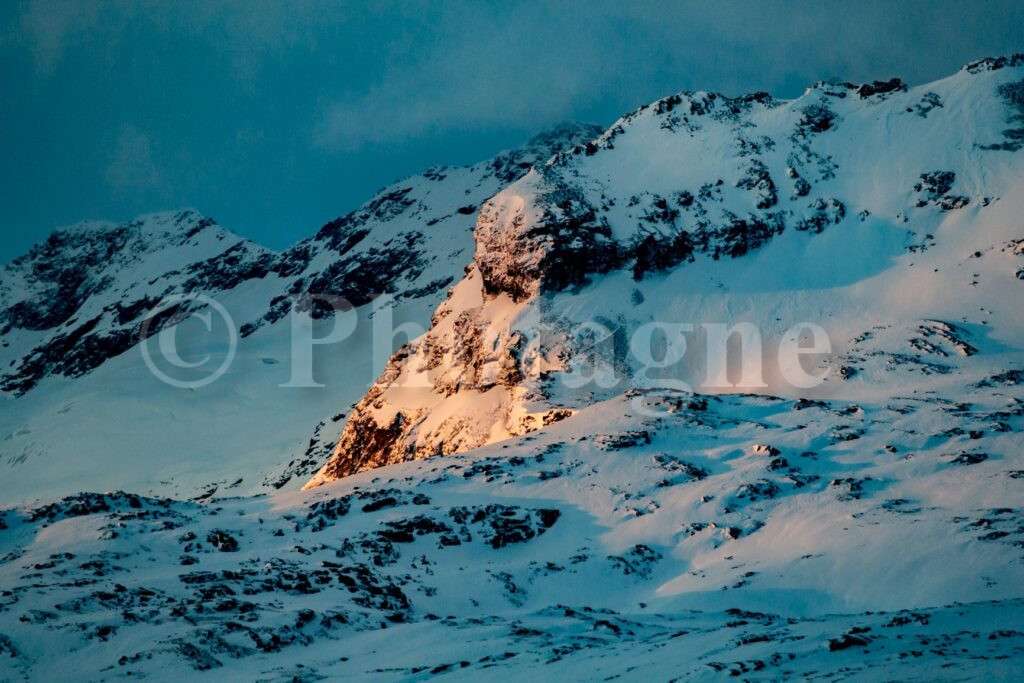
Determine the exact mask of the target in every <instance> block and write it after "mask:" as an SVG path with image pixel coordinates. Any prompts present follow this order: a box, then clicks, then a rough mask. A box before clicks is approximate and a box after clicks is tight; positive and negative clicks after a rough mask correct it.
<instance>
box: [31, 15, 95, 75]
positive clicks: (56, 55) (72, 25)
mask: <svg viewBox="0 0 1024 683" xmlns="http://www.w3.org/2000/svg"><path fill="white" fill-rule="evenodd" d="M100 8H101V5H100V3H98V2H80V1H78V0H47V1H46V2H41V1H40V0H33V1H32V2H29V3H28V4H27V5H26V6H25V11H24V13H23V14H22V16H21V30H22V32H23V34H24V37H25V38H26V39H27V41H28V44H29V47H30V49H31V50H32V55H33V57H35V61H36V67H37V68H38V69H39V70H40V71H42V72H44V73H49V72H51V71H53V69H54V68H55V67H56V66H57V63H58V62H59V61H60V60H61V58H62V57H63V56H64V51H65V50H66V48H67V47H68V45H69V44H71V43H73V42H76V41H77V40H80V39H81V38H82V37H83V36H85V35H87V34H89V33H90V32H91V31H93V30H95V29H96V28H98V26H99V16H100Z"/></svg>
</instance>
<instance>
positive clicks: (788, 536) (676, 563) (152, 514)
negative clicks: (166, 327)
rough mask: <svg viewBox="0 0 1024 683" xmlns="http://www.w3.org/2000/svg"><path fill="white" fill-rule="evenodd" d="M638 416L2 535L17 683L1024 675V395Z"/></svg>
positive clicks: (72, 510) (750, 403)
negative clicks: (258, 491)
mask: <svg viewBox="0 0 1024 683" xmlns="http://www.w3.org/2000/svg"><path fill="white" fill-rule="evenodd" d="M632 398H638V397H637V396H634V397H632ZM639 398H641V399H643V400H645V401H647V402H648V404H649V405H648V407H650V408H651V409H652V410H654V409H656V410H657V411H659V412H660V413H661V415H662V416H661V417H640V416H638V415H637V414H636V413H635V412H634V411H633V410H632V407H631V405H630V400H629V399H630V397H623V398H622V399H614V400H611V401H607V402H603V403H600V404H598V405H595V406H592V407H590V408H586V409H584V410H581V411H580V412H579V413H578V414H576V415H574V416H573V417H571V418H567V419H565V420H563V421H560V422H559V423H557V424H552V425H551V426H549V427H547V428H546V429H544V430H542V431H540V432H538V433H535V434H531V435H528V436H524V437H521V438H519V439H515V440H512V441H509V442H506V443H504V444H496V445H493V446H490V447H487V448H484V449H480V450H477V451H473V452H470V453H465V454H462V455H456V456H451V457H448V458H435V459H429V460H423V461H418V462H413V463H404V464H400V465H395V466H392V467H389V468H385V469H378V470H375V471H374V472H370V473H365V474H362V475H358V476H355V477H351V478H348V479H346V480H345V481H343V482H337V483H335V484H331V485H329V486H325V487H321V488H318V489H316V490H314V491H309V492H303V493H290V494H276V495H275V496H273V497H255V498H211V499H208V500H206V501H204V502H202V503H180V502H174V501H169V500H163V499H149V498H144V497H139V496H132V495H128V494H120V493H116V494H105V495H87V494H82V495H80V496H74V497H71V498H68V499H65V500H62V501H56V502H54V503H50V504H46V505H42V506H37V507H34V508H25V509H14V510H6V511H4V512H3V513H2V515H0V519H2V520H3V521H4V525H3V526H2V527H0V585H2V586H3V591H2V593H0V636H2V639H0V643H3V647H4V648H5V653H6V656H5V657H0V677H3V678H5V679H12V680H17V679H19V678H26V679H27V678H32V679H39V678H52V677H54V676H62V677H64V678H67V679H71V680H79V679H96V678H108V677H113V676H127V675H131V676H132V677H137V676H146V677H150V678H155V679H158V680H163V679H170V678H180V677H181V675H182V672H183V670H187V669H193V670H194V672H195V673H194V674H190V675H195V676H203V675H211V676H223V675H224V673H223V672H228V673H230V675H231V676H232V677H244V678H269V679H273V680H277V679H285V678H288V679H298V680H316V679H318V678H319V677H321V676H371V675H379V676H383V677H386V678H412V679H417V678H421V677H428V676H431V675H436V674H441V673H445V674H450V675H456V676H463V677H466V678H470V677H474V678H476V677H479V676H480V675H481V674H483V673H485V672H486V673H489V674H491V675H506V676H507V675H515V676H516V677H521V676H523V675H526V674H527V672H529V671H531V670H534V669H536V670H537V672H538V673H543V675H545V676H551V675H561V676H565V677H568V678H570V679H573V680H579V679H584V678H591V677H592V674H593V672H594V671H595V670H600V671H601V672H602V674H603V675H615V674H619V675H623V676H627V675H628V676H629V677H636V676H639V675H655V676H657V677H665V676H699V677H713V676H718V675H726V674H732V675H746V676H763V677H770V678H792V677H806V676H812V677H813V676H824V675H828V674H829V672H838V671H843V672H844V673H845V675H854V676H858V675H859V676H865V677H870V678H899V679H907V678H922V679H934V678H945V677H950V676H952V677H974V676H989V677H992V676H996V677H998V676H1000V675H1004V676H1008V675H1011V674H1010V672H1012V671H1013V670H1014V669H1015V667H1017V666H1019V661H1020V657H1021V656H1022V655H1024V621H1022V620H1024V617H1022V614H1024V610H1022V609H1021V607H1022V606H1021V602H1020V601H1021V595H1020V586H1021V585H1022V580H1024V569H1022V568H1024V527H1022V526H1021V519H1022V517H1021V514H1022V510H1024V508H1022V507H1021V501H1022V500H1024V495H1022V494H1024V489H1022V487H1024V474H1022V473H1024V459H1022V458H1024V455H1022V454H1024V449H1022V448H1021V440H1020V434H1021V431H1022V429H1024V387H1018V386H1011V387H1006V386H1004V385H1002V384H1000V385H999V386H998V387H995V386H993V387H985V386H983V387H976V388H973V389H970V390H967V391H966V392H965V393H964V394H963V395H962V396H961V401H960V402H959V403H958V404H951V403H950V402H948V401H946V400H944V399H941V398H939V397H932V396H926V395H915V394H913V393H912V392H911V393H908V394H907V395H904V396H894V397H893V398H892V399H891V400H890V401H889V403H888V404H887V405H885V406H866V405H861V404H854V403H849V402H839V401H813V400H801V401H791V400H783V399H779V398H774V397H770V396H753V395H730V396H695V397H690V398H685V397H680V398H669V397H663V396H662V397H656V396H647V397H642V396H640V397H639ZM982 453H984V457H981V454H982ZM4 527H6V528H4ZM395 643H401V647H399V648H395V647H394V645H395Z"/></svg>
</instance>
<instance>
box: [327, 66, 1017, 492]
mask: <svg viewBox="0 0 1024 683" xmlns="http://www.w3.org/2000/svg"><path fill="white" fill-rule="evenodd" d="M1022 78H1024V68H1022V67H1021V64H1020V59H1018V58H1008V59H1005V60H990V62H979V63H977V64H974V65H969V66H968V67H966V68H965V69H964V70H963V71H961V72H960V73H958V74H955V75H953V76H951V77H949V78H947V79H944V80H941V81H937V82H935V83H930V84H926V85H922V86H917V87H913V88H911V87H908V86H906V85H905V84H904V83H903V82H901V81H900V80H898V79H891V80H887V81H877V82H874V83H871V84H864V85H856V84H851V83H834V84H833V83H818V84H816V85H815V86H813V87H811V88H809V89H808V90H807V92H806V94H805V95H804V96H803V97H800V98H799V99H797V100H793V101H788V102H783V101H779V100H775V99H773V98H772V97H770V96H768V95H766V94H763V93H757V94H753V95H748V96H742V97H737V98H729V97H724V96H722V95H717V94H714V93H704V92H697V93H680V94H677V95H673V96H670V97H667V98H664V99H662V100H659V101H657V102H655V103H653V104H652V105H650V106H645V107H641V108H640V109H638V110H636V111H635V112H633V113H631V114H629V115H627V116H625V117H623V118H622V119H620V120H619V121H618V122H616V123H615V124H614V125H613V126H611V127H610V128H609V129H608V130H607V131H606V132H605V133H604V134H602V135H601V136H599V137H597V138H596V139H595V140H593V141H591V142H588V143H586V144H584V145H580V146H577V147H576V148H574V149H572V150H568V151H565V152H562V153H559V154H558V155H556V156H555V157H554V158H553V159H552V160H551V161H550V163H548V164H547V165H545V166H544V167H542V168H537V169H534V170H532V171H531V172H529V173H528V174H527V175H526V176H524V177H523V178H521V179H520V180H518V181H516V182H514V183H512V184H511V185H510V186H509V187H507V188H506V189H504V190H503V191H502V192H500V193H499V194H497V195H496V196H495V197H494V198H493V199H491V200H489V201H488V202H486V203H485V204H484V205H483V206H482V207H481V208H480V211H479V214H478V218H477V227H476V232H475V238H476V251H475V255H474V259H473V264H472V266H471V267H470V268H469V269H468V270H467V273H466V275H465V276H464V278H463V279H462V281H461V282H459V283H458V284H457V285H456V286H455V287H453V288H452V290H451V292H450V294H449V296H448V300H447V301H445V302H444V303H443V304H441V306H440V307H438V309H437V310H436V311H435V313H434V316H433V321H432V327H431V330H430V331H429V332H428V333H427V334H426V335H425V336H424V337H422V338H421V339H418V340H415V341H413V342H412V343H410V344H409V345H408V346H406V347H404V348H403V349H402V350H400V351H399V352H398V353H397V354H396V355H395V356H394V357H393V358H392V359H391V362H390V364H389V367H388V368H387V369H386V370H385V371H384V373H383V375H381V377H380V378H379V379H378V381H377V384H376V385H375V386H374V387H373V388H372V389H371V390H370V391H369V393H368V394H367V395H366V396H365V397H364V399H363V401H361V402H360V404H359V405H358V406H356V408H355V409H354V411H353V412H352V414H351V416H350V418H349V420H348V422H347V424H346V426H345V430H344V432H343V433H342V436H341V439H340V441H339V443H338V446H337V448H336V450H335V453H334V455H333V457H332V459H331V461H330V462H329V463H328V464H327V465H326V466H325V467H324V468H323V469H322V470H321V471H320V472H319V473H318V475H317V476H316V477H315V478H314V479H313V480H312V481H311V483H310V484H309V485H311V486H313V485H318V484H321V483H323V482H325V481H330V480H332V479H336V478H338V477H343V476H346V475H348V474H351V473H354V472H359V471H362V470H365V469H369V468H373V467H376V466H380V465H384V464H390V463H394V462H399V461H402V460H408V459H415V458H422V457H428V456H432V455H436V454H451V453H457V452H461V451H464V450H467V449H470V448H474V447H477V446H480V445H483V444H487V443H493V442H495V441H498V440H501V439H504V438H508V437H511V436H516V435H521V434H524V433H528V432H530V431H533V430H536V429H542V428H544V427H545V426H546V425H548V424H551V423H553V422H554V421H556V420H557V419H561V418H562V417H564V416H566V415H569V414H571V413H572V411H574V410H577V409H579V408H580V407H582V406H586V405H589V404H590V403H592V402H593V401H594V400H597V399H600V398H602V397H607V396H611V395H615V394H621V393H622V392H623V391H625V390H626V389H628V388H630V387H631V386H638V384H637V382H636V381H635V378H636V377H637V373H638V371H639V372H643V371H644V365H643V362H642V360H641V359H637V358H632V357H630V353H631V351H632V349H633V347H632V346H631V335H632V334H633V333H634V332H636V331H637V330H638V329H642V328H643V327H644V325H646V324H648V323H651V322H654V323H668V324H679V323H687V324H692V325H694V326H695V327H696V330H697V331H698V332H699V331H700V326H701V325H703V324H705V323H715V324H718V323H726V324H728V325H734V324H736V323H739V322H749V323H753V325H755V326H756V327H757V329H758V330H759V331H760V333H761V336H762V338H763V339H764V341H765V344H766V345H768V344H770V343H771V337H772V336H773V335H774V337H775V339H776V340H777V339H778V338H780V337H782V336H783V334H784V331H785V330H786V329H787V328H789V327H790V326H791V325H794V324H797V323H801V322H805V321H806V322H812V323H814V324H816V325H820V326H823V328H824V330H825V331H826V332H827V334H828V336H829V339H830V341H831V347H832V349H831V350H832V352H833V353H832V354H831V355H830V356H829V357H827V358H825V359H823V360H822V361H821V364H822V365H823V366H824V367H825V368H827V369H830V370H831V371H832V380H833V381H831V382H826V383H825V384H824V385H823V387H821V388H820V390H819V393H822V394H823V395H827V396H832V397H843V396H848V395H850V394H853V395H859V394H860V393H861V392H867V393H869V394H873V395H874V397H875V398H876V399H877V398H878V397H882V396H885V395H889V394H891V393H892V392H894V391H905V390H906V387H907V382H910V383H911V384H912V385H913V386H917V387H919V388H920V389H921V390H922V391H924V390H930V387H929V384H928V382H929V381H930V380H929V379H928V378H929V377H931V376H933V375H938V374H953V375H958V376H975V375H979V373H980V374H984V373H985V372H988V371H990V370H991V371H993V372H995V371H998V370H1001V369H1004V368H1003V366H1004V365H1005V364H1007V363H1010V364H1016V365H1020V364H1021V363H1022V362H1024V357H1022V356H1021V349H1020V347H1019V342H1020V340H1021V339H1022V338H1024V319H1022V315H1021V312H1020V308H1019V306H1017V305H1016V304H1015V300H1016V298H1017V295H1016V294H1011V292H1017V290H1018V289H1019V281H1020V278H1021V276H1020V272H1021V266H1022V265H1024V264H1021V263H1019V262H1018V261H1016V260H1013V259H1008V258H1004V257H1003V256H997V255H996V252H999V253H1001V254H1006V253H1010V252H1012V245H1013V244H1015V243H1016V242H1015V240H1019V239H1020V224H1019V219H1018V218H1017V217H1018V216H1019V213H1020V211H1021V210H1024V185H1022V178H1024V156H1022V155H1021V154H1017V153H1016V152H1015V150H1013V149H1011V148H1010V147H1005V146H1004V147H999V148H998V149H997V148H995V147H992V146H991V145H990V144H989V141H990V140H991V139H993V136H999V135H1003V134H1004V133H1003V131H1004V129H1005V128H1006V125H1007V122H1008V121H1010V122H1013V121H1016V120H1017V119H1019V117H1020V114H1019V111H1018V110H1019V107H1018V106H1017V105H1018V104H1019V103H1018V102H1017V99H1019V98H1017V97H1016V93H1017V91H1018V90H1019V88H1018V86H1019V82H1020V81H1021V79H1022ZM1005 135H1007V136H1010V137H1012V135H1014V134H1013V133H1012V131H1008V132H1006V133H1005ZM1013 278H1016V279H1013ZM595 323H596V324H598V325H599V326H600V328H603V329H604V330H606V331H607V332H608V334H607V336H606V338H605V343H606V344H607V345H608V346H610V347H611V348H610V349H607V350H605V351H603V352H602V353H603V356H602V355H601V353H598V352H596V351H595V348H597V347H598V346H599V342H600V341H601V338H600V335H597V336H596V337H595V336H594V335H589V336H588V335H587V334H581V333H580V330H581V329H583V330H592V329H593V327H592V325H593V324H595ZM883 330H884V331H886V332H884V333H883V332H882V331H883ZM862 335H867V336H864V337H863V339H865V340H866V339H869V338H874V339H875V342H874V344H873V345H871V344H869V345H868V346H870V347H871V348H866V347H865V345H864V344H863V343H861V342H858V341H857V339H858V338H861V336H862ZM691 339H693V338H691ZM972 339H973V341H972ZM986 339H987V340H989V343H986V342H985V341H984V340H986ZM702 341H704V340H703V339H702V338H700V337H697V338H696V339H695V340H693V341H691V345H692V348H694V349H699V348H700V344H701V343H702ZM883 342H884V343H883ZM982 347H983V348H982ZM979 348H980V349H981V350H980V351H979ZM968 356H970V357H972V358H971V359H970V360H968V359H967V358H966V357H968ZM595 359H596V361H598V362H603V363H604V365H605V366H606V368H608V369H609V370H610V371H614V372H609V373H606V374H612V375H614V377H613V378H612V379H611V380H610V381H609V382H604V383H602V382H591V383H590V385H589V386H587V387H585V388H584V389H579V388H578V383H575V379H577V377H578V376H579V374H580V373H581V372H583V373H584V374H585V372H586V371H587V370H586V369H587V368H590V371H592V370H593V367H594V366H595V365H597V364H598V362H595ZM837 361H838V362H837ZM680 368H681V373H682V378H683V379H686V380H687V382H688V383H689V384H691V385H693V386H700V384H701V382H702V380H705V379H707V377H706V376H702V374H703V373H704V370H703V368H701V367H700V361H698V360H696V358H690V359H687V360H686V361H684V362H683V363H681V364H680ZM581 369H583V370H581ZM783 370H784V368H782V367H772V365H771V364H767V366H766V369H765V375H766V384H765V385H764V386H765V387H768V388H770V390H771V391H775V392H777V393H792V392H793V391H794V387H792V386H786V385H785V383H784V382H782V381H781V378H780V376H779V375H780V373H782V372H783ZM595 376H596V375H595ZM834 380H840V381H834ZM642 384H643V383H642V382H641V383H640V385H642ZM724 388H728V387H724Z"/></svg>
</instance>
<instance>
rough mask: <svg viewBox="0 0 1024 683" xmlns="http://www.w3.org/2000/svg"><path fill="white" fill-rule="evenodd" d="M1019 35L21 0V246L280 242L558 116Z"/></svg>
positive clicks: (791, 79) (9, 108) (4, 239)
mask: <svg viewBox="0 0 1024 683" xmlns="http://www.w3.org/2000/svg"><path fill="white" fill-rule="evenodd" d="M705 5H710V6H705ZM807 5H810V6H809V7H808V6H807ZM1014 51H1024V3H1022V2H1019V1H1006V2H983V3H962V2H938V1H935V0H932V1H930V2H910V1H908V0H903V1H901V2H864V3H804V2H795V3H784V2H773V3H757V4H754V3H727V2H715V3H666V2H652V3H644V2H621V1H620V2H613V3H602V2H597V1H595V0H592V1H590V2H569V1H568V0H565V1H561V2H549V3H539V2H538V3H520V2H501V3H489V2H443V3H442V2H437V3H429V4H428V3H416V2H402V3H395V4H388V3H383V2H372V3H331V4H327V3H319V2H290V3H284V2H281V3H269V2H239V3H214V2H206V1H198V2H177V3H171V2H161V3H153V2H146V1H144V0H138V1H136V2H124V3H122V2H104V3H99V2H78V1H77V0H64V1H58V0H46V1H40V2H36V1H26V2H21V3H17V2H3V3H0V79H2V81H0V83H2V90H0V92H2V104H0V262H4V261H7V260H9V259H10V258H12V257H14V256H16V255H18V254H20V253H22V252H24V251H25V250H27V249H28V247H29V246H31V244H33V243H34V242H36V241H38V240H39V239H41V238H43V237H45V236H46V234H48V233H49V231H50V230H51V229H52V228H53V227H55V226H57V225H62V224H66V223H71V222H75V221H77V220H81V219H85V218H104V219H112V220H123V219H128V218H131V217H132V216H134V215H136V214H138V213H142V212H147V211H156V210H162V209H171V208H177V207H183V206H190V207H194V208H196V209H198V210H200V211H202V212H203V213H206V214H208V215H211V216H213V217H214V218H216V219H217V220H219V221H220V222H221V223H222V224H223V225H225V226H226V227H228V228H229V229H231V230H233V231H235V232H237V233H239V234H241V235H244V236H246V237H249V238H251V239H254V240H256V241H258V242H261V243H263V244H266V245H268V246H271V247H275V248H281V247H284V246H287V245H288V244H291V243H292V242H294V241H296V240H297V239H300V238H302V237H305V236H307V235H310V234H312V233H313V232H314V231H315V229H316V228H317V227H318V226H319V225H321V224H322V223H324V222H326V221H327V220H329V219H331V218H334V217H336V216H338V215H340V214H343V213H345V212H346V211H348V210H350V209H352V208H354V207H356V206H357V205H359V204H360V203H362V201H364V200H365V199H367V198H368V197H369V196H370V195H371V194H372V193H373V192H374V191H375V190H376V189H377V188H379V187H380V186H382V185H385V184H387V183H389V182H391V181H393V180H395V179H397V178H400V177H402V176H405V175H409V174H411V173H416V172H419V171H421V170H423V169H425V168H426V167H428V166H431V165H434V164H461V163H470V162H473V161H477V160H480V159H483V158H487V157H489V156H491V155H492V154H493V153H494V152H496V151H498V150H500V149H502V148H506V147H509V146H513V145H515V144H518V143H519V142H521V141H522V140H524V139H525V138H527V137H529V135H530V134H531V133H532V132H534V131H535V130H537V129H539V128H541V127H543V126H546V125H549V124H552V123H555V122H557V121H559V120H563V119H567V118H575V119H580V120H588V121H594V122H597V123H603V124H608V123H611V122H612V121H613V120H614V119H615V118H616V117H617V116H618V115H619V114H621V113H624V112H625V111H627V110H629V109H632V108H634V107H635V106H637V105H639V104H642V103H645V102H648V101H650V100H653V99H656V98H658V97H661V96H664V95H667V94H670V93H672V92H675V91H678V90H695V89H702V90H715V91H720V92H724V93H726V94H739V93H741V92H748V91H752V90H768V91H769V92H771V93H772V94H774V95H776V96H779V97H793V96H796V95H799V94H800V93H801V92H802V91H803V88H804V87H805V86H806V85H807V84H809V83H811V82H813V81H816V80H821V79H827V78H842V79H844V80H854V81H861V80H873V79H878V78H888V77H891V76H894V75H898V76H901V77H903V78H904V79H905V80H908V81H910V82H911V83H916V82H923V81H927V80H931V79H934V78H939V77H942V76H945V75H947V74H949V73H951V72H952V71H954V70H955V69H956V68H958V67H959V66H960V65H961V64H962V63H964V62H966V61H969V60H970V59H973V58H976V57H982V56H987V55H992V54H1002V53H1009V52H1014Z"/></svg>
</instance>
